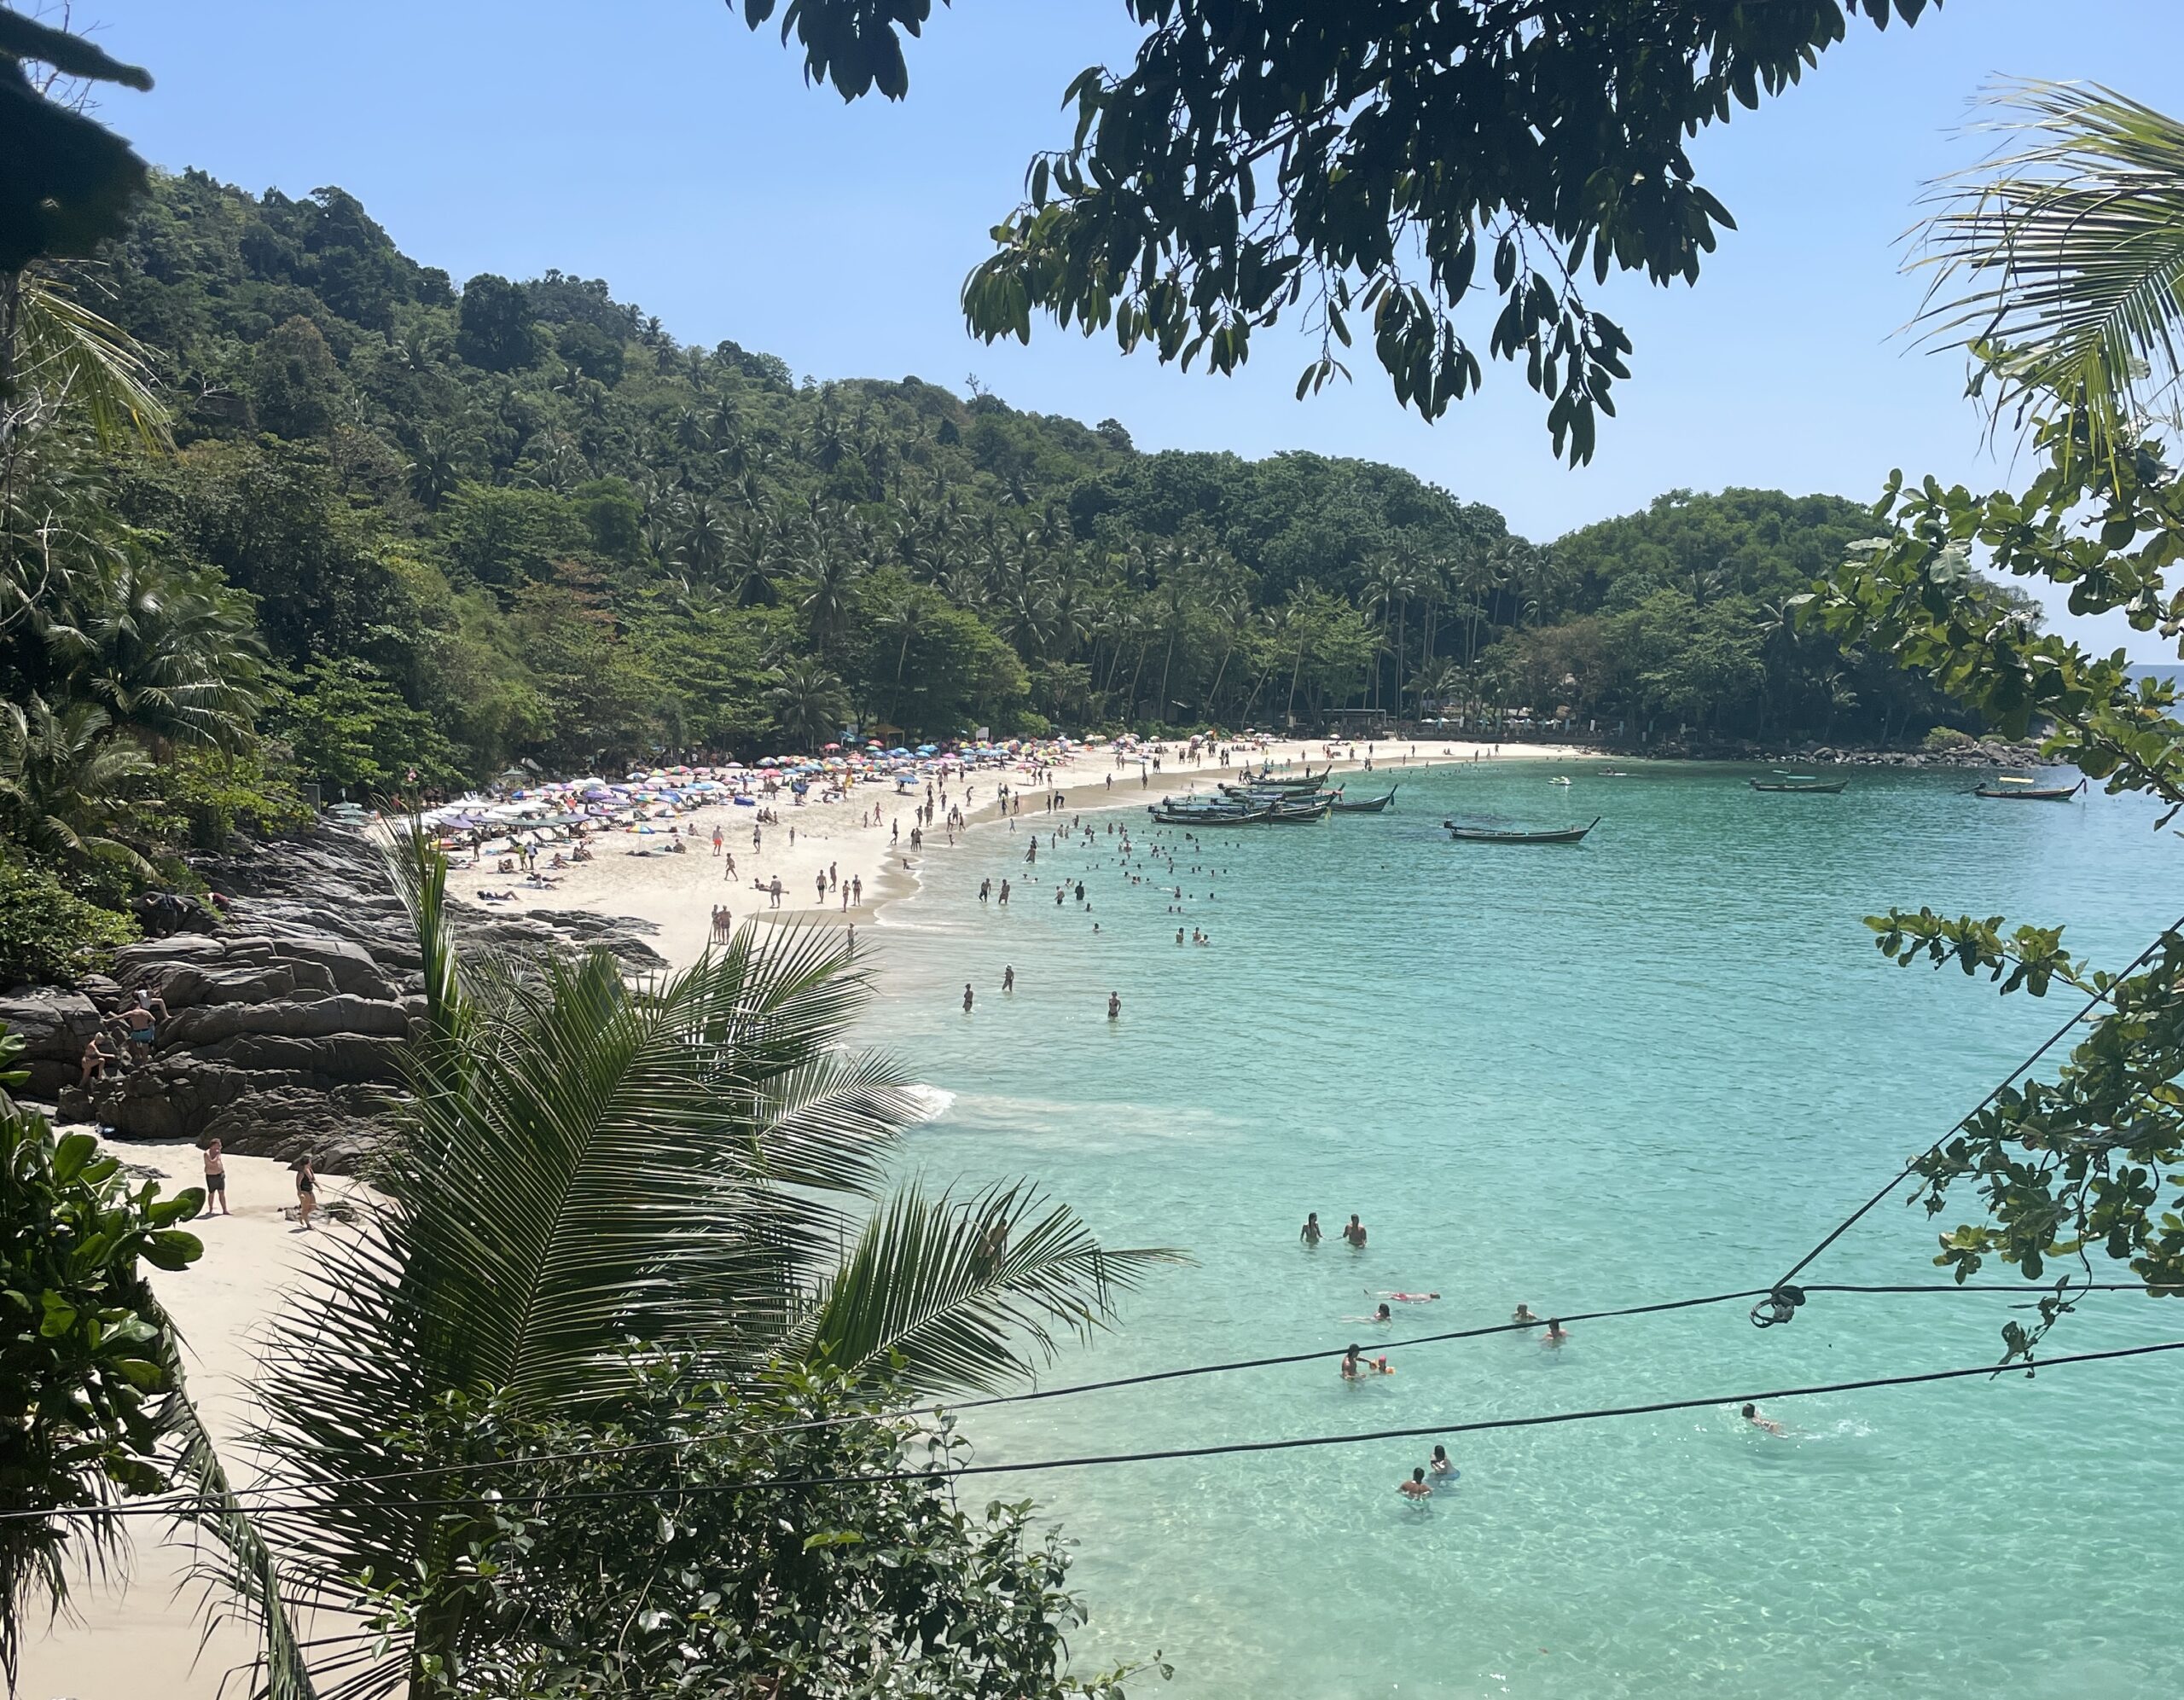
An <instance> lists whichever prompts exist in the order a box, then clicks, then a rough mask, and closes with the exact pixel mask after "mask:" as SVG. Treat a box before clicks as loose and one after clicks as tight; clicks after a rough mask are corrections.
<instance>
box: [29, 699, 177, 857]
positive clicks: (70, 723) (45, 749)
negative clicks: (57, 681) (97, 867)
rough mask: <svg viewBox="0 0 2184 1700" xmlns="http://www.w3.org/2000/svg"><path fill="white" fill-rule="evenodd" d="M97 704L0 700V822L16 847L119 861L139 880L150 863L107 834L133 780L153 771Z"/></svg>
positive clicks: (122, 811) (121, 810)
mask: <svg viewBox="0 0 2184 1700" xmlns="http://www.w3.org/2000/svg"><path fill="white" fill-rule="evenodd" d="M151 768H152V764H151V763H150V761H149V760H148V758H147V757H145V755H144V752H143V751H142V750H140V749H139V748H137V746H136V745H135V744H134V743H133V742H131V740H128V739H125V738H117V737H115V736H113V717H112V716H110V715H109V714H107V711H105V710H104V709H102V708H101V707H100V706H99V705H97V704H96V703H91V702H72V703H68V704H66V705H63V706H62V707H61V708H60V709H59V710H57V711H56V710H55V709H54V708H52V707H50V706H49V705H47V704H46V703H45V701H44V699H41V698H38V697H32V699H30V701H29V702H28V703H27V704H16V703H0V818H4V819H6V821H7V822H8V827H9V832H10V833H12V834H13V836H14V837H15V838H16V839H17V840H18V841H19V842H20V843H22V844H28V845H29V846H30V847H31V848H32V849H33V850H39V851H42V852H43V853H44V854H45V855H48V856H54V857H56V858H59V859H62V860H66V861H71V862H118V863H119V864H120V865H122V866H123V867H127V868H129V869H130V870H131V871H132V872H133V873H137V874H139V875H141V876H142V877H143V878H145V879H151V878H153V877H154V869H153V867H152V865H151V864H150V863H149V862H146V861H145V860H144V858H143V857H142V856H140V855H138V854H137V851H135V850H132V849H131V848H130V847H129V846H128V845H127V844H124V843H122V842H121V841H120V840H119V838H115V837H114V836H113V827H114V823H115V822H116V821H118V820H119V819H120V818H121V817H122V816H123V815H125V813H126V812H127V810H128V808H129V804H130V798H129V792H130V789H131V782H132V781H134V780H137V779H139V778H141V777H142V776H143V775H146V774H148V773H149V772H150V771H151Z"/></svg>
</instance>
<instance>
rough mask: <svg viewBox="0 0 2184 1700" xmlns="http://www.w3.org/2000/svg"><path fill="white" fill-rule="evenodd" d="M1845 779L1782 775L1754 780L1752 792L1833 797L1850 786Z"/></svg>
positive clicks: (1848, 781) (1807, 775)
mask: <svg viewBox="0 0 2184 1700" xmlns="http://www.w3.org/2000/svg"><path fill="white" fill-rule="evenodd" d="M1848 784H1850V780H1847V779H1815V778H1813V777H1812V775H1809V774H1783V775H1780V777H1778V778H1775V779H1756V780H1752V782H1751V788H1752V789H1753V790H1754V791H1786V792H1791V793H1792V795H1794V796H1798V797H1834V796H1837V795H1838V794H1840V792H1842V789H1843V787H1844V786H1846V785H1848Z"/></svg>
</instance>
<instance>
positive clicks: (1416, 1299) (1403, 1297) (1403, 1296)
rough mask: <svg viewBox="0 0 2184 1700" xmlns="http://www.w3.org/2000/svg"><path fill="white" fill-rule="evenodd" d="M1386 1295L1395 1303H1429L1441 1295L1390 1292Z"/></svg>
mask: <svg viewBox="0 0 2184 1700" xmlns="http://www.w3.org/2000/svg"><path fill="white" fill-rule="evenodd" d="M1387 1297H1390V1298H1391V1299H1393V1300H1395V1302H1396V1303H1397V1304H1431V1303H1433V1301H1434V1300H1435V1299H1437V1298H1438V1297H1441V1295H1440V1294H1438V1293H1390V1294H1388V1295H1387ZM1383 1308H1385V1307H1383Z"/></svg>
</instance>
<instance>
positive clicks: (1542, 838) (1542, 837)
mask: <svg viewBox="0 0 2184 1700" xmlns="http://www.w3.org/2000/svg"><path fill="white" fill-rule="evenodd" d="M1601 819H1602V817H1601V816H1600V815H1594V816H1593V818H1592V819H1591V820H1590V821H1588V822H1587V823H1586V824H1585V825H1584V826H1582V827H1549V828H1546V829H1543V830H1539V831H1531V830H1527V829H1525V828H1524V827H1467V826H1464V825H1462V824H1461V822H1459V821H1443V822H1442V823H1441V824H1442V825H1443V826H1444V827H1447V828H1448V829H1449V837H1450V838H1453V839H1455V841H1456V842H1457V843H1458V844H1576V843H1577V842H1578V841H1579V840H1581V839H1582V838H1583V837H1584V836H1585V834H1586V833H1589V832H1591V831H1592V830H1593V828H1594V827H1597V826H1599V825H1600V821H1601Z"/></svg>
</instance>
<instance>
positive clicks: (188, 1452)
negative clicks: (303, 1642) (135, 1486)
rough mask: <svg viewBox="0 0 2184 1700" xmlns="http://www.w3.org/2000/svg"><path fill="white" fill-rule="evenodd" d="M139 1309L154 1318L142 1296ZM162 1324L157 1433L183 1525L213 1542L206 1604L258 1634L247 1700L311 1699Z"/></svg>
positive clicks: (206, 1556) (275, 1596)
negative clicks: (183, 1501) (185, 1505)
mask: <svg viewBox="0 0 2184 1700" xmlns="http://www.w3.org/2000/svg"><path fill="white" fill-rule="evenodd" d="M143 1303H146V1304H150V1305H151V1306H152V1308H153V1313H154V1314H157V1309H158V1307H157V1305H156V1303H155V1302H154V1301H153V1300H152V1299H151V1297H150V1294H149V1291H148V1289H147V1291H146V1292H145V1294H144V1296H143ZM161 1323H162V1326H161V1328H160V1343H161V1346H162V1352H161V1359H162V1363H161V1366H162V1367H163V1368H164V1369H165V1370H166V1375H167V1386H168V1393H167V1395H166V1403H165V1404H164V1406H163V1407H162V1408H161V1410H160V1428H161V1430H163V1432H164V1436H165V1438H166V1442H167V1443H168V1444H169V1445H170V1446H171V1447H172V1448H174V1450H175V1453H176V1463H175V1472H174V1473H175V1476H176V1478H177V1484H178V1485H180V1486H183V1487H186V1488H189V1490H190V1491H191V1492H192V1493H193V1494H195V1496H196V1497H197V1500H198V1501H199V1506H197V1507H196V1508H195V1509H193V1510H192V1511H189V1513H188V1514H187V1515H186V1516H185V1517H183V1519H182V1521H183V1522H184V1523H187V1524H188V1525H189V1527H190V1528H191V1529H194V1530H196V1531H198V1532H200V1533H202V1534H206V1535H211V1536H212V1540H213V1542H214V1543H215V1550H214V1551H213V1552H211V1553H206V1552H205V1551H204V1550H203V1549H201V1548H200V1556H199V1559H198V1565H197V1568H198V1573H199V1575H200V1577H201V1578H202V1579H203V1580H204V1581H206V1583H207V1585H208V1598H210V1599H218V1598H232V1599H234V1600H235V1601H237V1602H239V1603H240V1604H241V1607H242V1610H243V1612H244V1614H245V1616H247V1618H249V1620H250V1621H251V1622H253V1624H254V1625H255V1627H256V1628H257V1630H258V1637H259V1642H260V1646H259V1652H258V1664H257V1668H256V1669H255V1671H254V1672H253V1680H252V1684H251V1686H250V1689H249V1692H250V1694H251V1695H252V1697H253V1700H313V1696H314V1694H315V1690H314V1689H313V1687H312V1685H311V1666H310V1664H309V1662H308V1661H307V1660H306V1659H305V1656H304V1651H303V1649H302V1647H301V1646H300V1645H299V1643H298V1641H297V1638H296V1633H295V1627H294V1625H293V1623H292V1622H290V1620H289V1616H288V1601H287V1599H286V1598H285V1596H284V1592H283V1579H282V1574H281V1569H280V1567H279V1566H278V1565H277V1564H276V1563H275V1562H274V1558H273V1554H272V1552H271V1551H270V1549H269V1548H268V1547H267V1546H266V1544H265V1541H264V1537H263V1536H262V1535H260V1534H259V1533H258V1527H257V1525H256V1524H255V1523H253V1521H252V1520H251V1517H250V1515H249V1513H248V1512H247V1511H245V1510H244V1509H243V1508H242V1507H241V1506H240V1505H238V1504H237V1503H236V1500H235V1489H234V1487H233V1484H232V1483H230V1482H229V1479H228V1472H227V1468H226V1466H225V1465H223V1464H222V1463H221V1462H220V1455H219V1453H218V1450H216V1449H215V1448H214V1447H213V1444H212V1436H210V1435H208V1434H206V1431H205V1424H204V1421H203V1419H201V1418H200V1416H199V1415H198V1413H197V1407H196V1405H195V1402H194V1401H192V1400H191V1399H190V1397H189V1388H188V1386H187V1384H185V1383H184V1381H183V1369H182V1357H181V1354H180V1353H179V1352H178V1351H177V1349H176V1348H175V1336H174V1332H173V1329H172V1327H171V1326H168V1325H166V1323H165V1320H164V1318H161ZM219 1615H220V1614H219V1610H218V1607H217V1606H212V1607H210V1608H209V1610H208V1613H207V1618H206V1631H207V1633H210V1631H211V1630H212V1628H213V1627H217V1625H218V1622H219Z"/></svg>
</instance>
